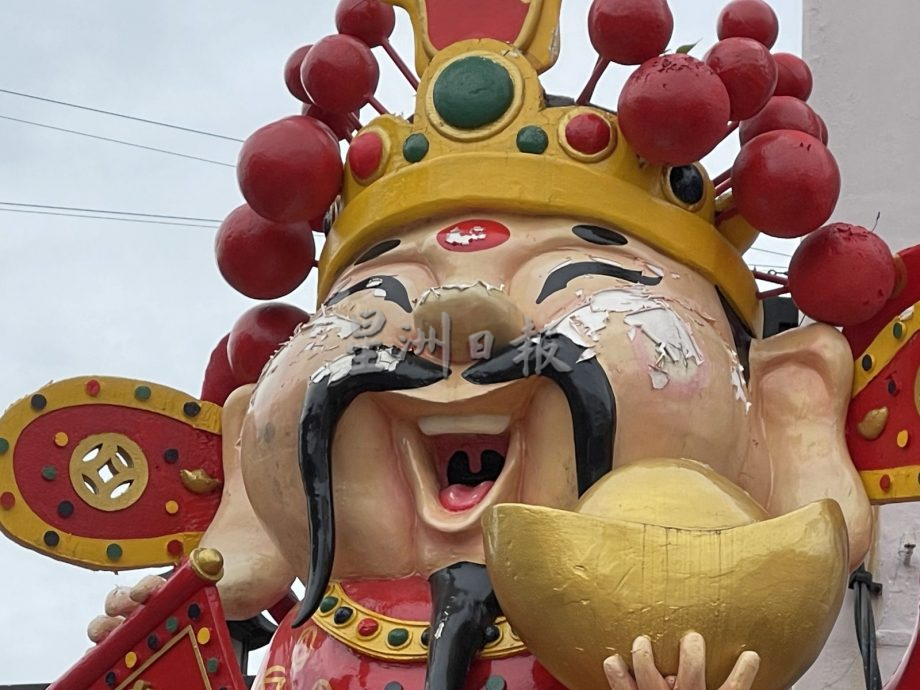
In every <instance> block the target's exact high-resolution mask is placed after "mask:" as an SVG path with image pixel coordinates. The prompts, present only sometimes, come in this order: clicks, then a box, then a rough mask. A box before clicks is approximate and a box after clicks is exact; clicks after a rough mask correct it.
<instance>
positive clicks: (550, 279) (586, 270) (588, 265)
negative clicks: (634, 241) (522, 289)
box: [537, 261, 661, 304]
mask: <svg viewBox="0 0 920 690" xmlns="http://www.w3.org/2000/svg"><path fill="white" fill-rule="evenodd" d="M584 275H597V276H610V277H612V278H619V279H620V280H625V281H627V282H630V283H635V284H636V285H658V284H659V283H660V282H661V276H647V275H645V274H643V273H642V271H633V270H630V269H628V268H623V267H622V266H615V265H614V264H607V263H603V262H600V261H580V262H578V263H575V264H566V265H565V266H561V267H559V268H557V269H556V270H555V271H553V272H552V273H550V274H549V275H548V276H547V277H546V282H544V283H543V289H542V290H541V291H540V296H539V297H537V304H541V303H542V302H543V301H544V300H545V299H546V298H547V297H549V296H550V295H552V294H554V293H556V292H559V291H560V290H562V289H564V288H566V287H568V284H569V283H571V282H572V281H573V280H575V278H578V277H579V276H584Z"/></svg>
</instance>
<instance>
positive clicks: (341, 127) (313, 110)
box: [300, 101, 357, 141]
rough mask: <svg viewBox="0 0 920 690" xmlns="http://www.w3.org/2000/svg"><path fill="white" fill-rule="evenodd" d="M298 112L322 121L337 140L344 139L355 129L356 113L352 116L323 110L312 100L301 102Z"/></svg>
mask: <svg viewBox="0 0 920 690" xmlns="http://www.w3.org/2000/svg"><path fill="white" fill-rule="evenodd" d="M300 114H301V115H306V116H307V117H312V118H313V119H314V120H319V121H320V122H322V123H323V124H324V125H326V126H327V127H328V128H329V129H331V130H332V133H333V134H335V136H336V137H337V138H338V140H339V141H346V140H347V139H348V137H350V136H351V135H352V134H353V133H354V132H355V129H356V127H355V118H357V115H355V116H352V115H339V114H337V113H331V112H329V111H328V110H323V109H322V108H320V107H319V106H318V105H316V103H313V102H312V101H311V102H309V103H304V104H303V107H302V108H301V109H300Z"/></svg>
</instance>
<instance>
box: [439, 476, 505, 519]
mask: <svg viewBox="0 0 920 690" xmlns="http://www.w3.org/2000/svg"><path fill="white" fill-rule="evenodd" d="M494 483H495V482H482V483H481V484H477V485H476V486H465V485H463V484H451V485H450V486H448V487H447V488H446V489H441V492H440V493H439V494H438V498H439V499H440V501H441V505H442V506H444V507H445V508H446V509H447V510H449V511H451V512H454V513H459V512H461V511H464V510H469V509H470V508H472V507H473V506H475V505H477V504H478V503H479V502H480V501H481V500H482V499H483V498H485V495H486V494H487V493H489V489H491V488H492V485H493V484H494Z"/></svg>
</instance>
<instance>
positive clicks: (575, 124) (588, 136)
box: [565, 113, 613, 156]
mask: <svg viewBox="0 0 920 690" xmlns="http://www.w3.org/2000/svg"><path fill="white" fill-rule="evenodd" d="M612 136H613V133H612V131H611V129H610V125H609V124H608V123H607V121H606V120H605V119H604V118H602V117H601V116H600V115H595V114H593V113H583V114H581V115H576V116H575V117H573V118H572V119H571V120H570V121H569V123H568V124H567V125H566V126H565V140H566V141H567V142H568V144H569V146H571V147H572V148H573V149H575V150H576V151H578V152H579V153H583V154H585V155H586V156H594V155H597V154H598V153H600V152H601V151H603V150H604V149H606V148H607V147H608V146H610V139H611V137H612Z"/></svg>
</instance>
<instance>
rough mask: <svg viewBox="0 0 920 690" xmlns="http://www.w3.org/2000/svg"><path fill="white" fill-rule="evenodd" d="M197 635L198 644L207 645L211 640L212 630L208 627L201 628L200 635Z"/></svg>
mask: <svg viewBox="0 0 920 690" xmlns="http://www.w3.org/2000/svg"><path fill="white" fill-rule="evenodd" d="M196 637H197V640H198V644H200V645H206V644H208V642H210V641H211V631H210V629H208V628H201V629H200V630H199V631H198V635H197V636H196Z"/></svg>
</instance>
